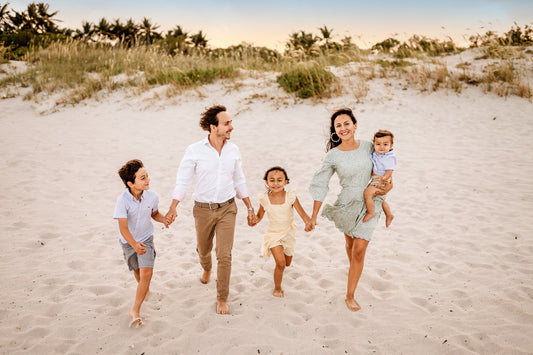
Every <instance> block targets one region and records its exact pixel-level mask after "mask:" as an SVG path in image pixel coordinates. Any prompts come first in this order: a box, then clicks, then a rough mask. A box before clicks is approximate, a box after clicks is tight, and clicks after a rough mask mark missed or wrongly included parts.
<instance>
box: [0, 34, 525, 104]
mask: <svg viewBox="0 0 533 355" xmlns="http://www.w3.org/2000/svg"><path fill="white" fill-rule="evenodd" d="M420 43H422V44H420ZM424 45H425V46H426V47H427V48H426V47H424ZM438 45H440V47H439V46H438ZM401 49H402V47H401V45H400V46H398V48H397V49H396V52H397V51H398V50H401ZM407 49H409V50H410V51H411V53H410V54H409V55H405V56H403V55H402V56H398V55H393V53H389V54H383V55H379V56H378V58H377V59H369V58H371V57H369V54H370V53H369V51H366V52H365V51H362V50H360V49H358V48H357V47H350V48H346V49H341V50H327V49H326V50H317V51H315V52H313V55H312V56H309V55H306V54H305V53H303V52H302V51H300V50H293V51H287V52H285V53H284V54H280V53H278V52H276V51H272V50H269V49H267V48H263V47H253V46H251V45H246V44H242V45H239V46H233V47H229V48H226V49H215V50H196V51H191V52H189V53H188V54H186V55H185V54H176V55H171V54H168V53H167V52H166V51H164V50H163V49H161V48H160V47H158V46H156V45H152V46H133V47H130V48H123V47H120V46H116V47H112V46H109V45H103V44H92V45H88V44H86V43H83V42H80V41H75V40H69V41H63V42H54V43H52V44H50V45H49V46H48V47H46V48H31V50H29V51H28V53H27V55H26V57H25V60H26V62H27V64H28V70H27V71H26V72H24V73H22V74H14V75H9V76H7V77H5V78H4V79H2V80H0V88H2V87H3V88H6V87H8V86H10V90H11V87H12V86H21V87H31V88H32V91H31V92H29V93H27V94H26V99H34V100H38V98H39V97H42V96H43V95H46V96H47V97H50V95H53V94H57V99H56V103H57V104H60V105H64V104H76V103H78V102H80V101H82V100H84V99H87V98H96V99H98V98H99V97H101V96H102V93H106V94H109V93H110V92H113V91H116V90H119V89H133V90H134V91H135V92H137V93H140V92H144V91H146V90H149V89H150V88H152V87H155V86H158V85H167V86H168V87H169V89H168V94H167V96H168V95H177V94H179V93H180V92H181V91H182V90H184V89H189V88H195V87H198V86H201V85H205V84H209V83H213V82H215V81H216V80H230V81H234V82H235V80H237V79H238V78H239V76H240V75H241V73H242V71H241V70H240V69H244V70H254V71H257V72H265V71H271V72H276V73H279V75H278V79H277V82H278V84H279V85H280V87H282V88H283V89H284V90H285V91H287V92H288V93H291V94H292V95H294V96H296V97H299V98H310V97H316V98H320V97H329V96H331V95H335V94H338V93H340V92H341V91H342V90H339V87H340V85H339V78H336V77H335V75H334V74H333V73H332V72H331V71H330V70H329V68H331V67H342V66H343V65H346V64H348V63H360V64H361V65H363V66H364V67H365V68H366V69H365V70H364V73H363V72H360V73H358V74H357V75H358V76H359V80H358V81H356V82H355V83H356V84H357V88H350V90H352V91H353V94H354V95H355V96H356V98H357V100H358V101H360V100H361V99H362V98H363V97H364V96H366V94H367V93H368V91H369V86H368V85H367V84H366V83H365V82H367V81H368V80H373V79H374V78H399V79H402V80H404V81H405V82H406V83H408V84H409V85H410V86H412V87H414V88H417V89H418V90H420V91H422V92H424V91H427V92H432V91H436V90H439V89H442V88H446V89H451V90H454V91H455V92H458V93H460V92H461V91H462V90H463V88H464V85H480V86H481V88H482V89H483V91H485V92H494V93H496V94H498V95H501V96H508V95H518V96H520V97H525V98H531V97H532V92H531V87H530V85H529V81H528V80H529V78H528V71H527V70H526V69H525V68H523V65H522V64H518V63H517V62H516V61H515V60H516V59H517V58H525V57H526V56H527V50H524V49H523V48H508V47H503V46H500V47H494V46H491V47H489V46H487V47H486V48H485V47H482V48H481V49H480V51H481V53H482V56H483V57H485V56H487V58H489V57H490V58H492V59H494V61H493V63H492V64H490V65H489V66H487V68H485V70H484V72H483V73H474V72H473V71H472V70H471V68H470V67H469V66H467V65H466V64H464V65H463V66H462V67H458V68H456V69H457V70H453V69H452V70H450V68H448V67H446V65H445V64H442V63H441V62H440V59H439V58H440V57H435V56H433V54H434V52H435V53H441V52H452V53H457V52H458V50H457V48H456V47H454V46H452V45H450V44H449V43H447V42H444V43H441V44H439V43H437V44H435V43H434V42H431V41H424V40H419V41H418V42H416V41H412V42H411V43H410V46H404V47H403V50H407ZM2 50H3V47H1V46H0V54H1V53H2V52H1V51H2ZM425 50H426V51H431V52H430V53H433V54H432V55H426V54H424V53H425V52H424V51H425ZM410 56H415V58H412V57H410ZM0 57H1V56H0ZM529 57H531V56H530V55H529ZM529 57H527V58H529ZM408 58H409V59H408ZM365 63H366V64H365Z"/></svg>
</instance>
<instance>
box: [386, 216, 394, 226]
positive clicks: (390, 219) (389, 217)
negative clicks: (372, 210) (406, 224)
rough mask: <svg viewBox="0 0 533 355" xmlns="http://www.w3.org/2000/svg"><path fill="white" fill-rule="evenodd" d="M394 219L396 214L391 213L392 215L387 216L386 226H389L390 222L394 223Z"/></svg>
mask: <svg viewBox="0 0 533 355" xmlns="http://www.w3.org/2000/svg"><path fill="white" fill-rule="evenodd" d="M393 219H394V215H393V214H391V215H390V216H386V218H385V227H387V228H388V227H389V226H390V224H391V223H392V220H393Z"/></svg>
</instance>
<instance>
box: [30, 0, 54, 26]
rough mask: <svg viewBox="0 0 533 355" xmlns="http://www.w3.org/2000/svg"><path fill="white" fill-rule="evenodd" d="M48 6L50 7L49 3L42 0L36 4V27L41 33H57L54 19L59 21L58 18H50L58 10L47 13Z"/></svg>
mask: <svg viewBox="0 0 533 355" xmlns="http://www.w3.org/2000/svg"><path fill="white" fill-rule="evenodd" d="M30 5H31V4H30ZM28 7H29V6H28ZM49 8H50V5H48V4H45V3H42V2H40V3H38V4H37V15H38V16H37V19H38V21H37V27H38V29H39V30H40V31H41V33H44V32H50V33H57V32H58V31H59V29H58V28H57V26H56V24H55V23H54V21H59V20H54V19H52V17H54V16H55V15H57V13H58V12H59V11H56V12H53V13H51V14H49V13H48V9H49Z"/></svg>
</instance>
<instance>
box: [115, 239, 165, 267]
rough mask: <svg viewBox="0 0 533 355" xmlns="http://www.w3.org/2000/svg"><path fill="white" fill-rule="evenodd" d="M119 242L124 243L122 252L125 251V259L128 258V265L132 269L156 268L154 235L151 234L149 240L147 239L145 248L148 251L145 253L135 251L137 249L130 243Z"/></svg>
mask: <svg viewBox="0 0 533 355" xmlns="http://www.w3.org/2000/svg"><path fill="white" fill-rule="evenodd" d="M119 243H120V244H121V245H122V252H123V253H124V260H126V264H128V267H129V269H130V271H131V270H137V269H139V268H141V267H149V268H152V269H153V268H154V261H155V255H156V252H155V248H154V237H153V236H151V237H150V238H148V239H147V240H145V241H144V242H142V243H144V245H146V246H145V247H144V248H145V249H146V253H144V254H143V255H138V254H137V253H136V252H135V249H133V248H132V247H131V245H129V244H128V243H126V244H123V243H122V242H120V241H119Z"/></svg>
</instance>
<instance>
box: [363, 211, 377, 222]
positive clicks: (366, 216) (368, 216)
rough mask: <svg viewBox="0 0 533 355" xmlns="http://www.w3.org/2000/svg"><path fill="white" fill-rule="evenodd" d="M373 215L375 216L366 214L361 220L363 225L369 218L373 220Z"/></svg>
mask: <svg viewBox="0 0 533 355" xmlns="http://www.w3.org/2000/svg"><path fill="white" fill-rule="evenodd" d="M375 215H376V214H375V213H367V214H366V215H365V217H364V218H363V223H365V222H366V221H368V220H369V219H371V218H374V216H375Z"/></svg>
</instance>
